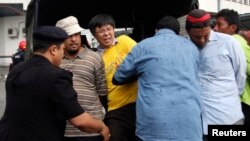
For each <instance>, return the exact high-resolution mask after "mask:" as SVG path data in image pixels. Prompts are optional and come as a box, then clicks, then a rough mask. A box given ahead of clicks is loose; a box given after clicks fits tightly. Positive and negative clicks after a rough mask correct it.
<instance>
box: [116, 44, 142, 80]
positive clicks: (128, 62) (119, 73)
mask: <svg viewBox="0 0 250 141" xmlns="http://www.w3.org/2000/svg"><path fill="white" fill-rule="evenodd" d="M139 52H140V48H139V45H138V44H137V45H136V46H135V47H134V48H133V49H132V50H131V52H129V53H128V55H127V56H126V58H125V59H124V61H123V62H122V64H120V65H119V67H118V68H117V70H116V72H115V74H114V79H115V80H116V81H118V82H121V83H126V82H129V81H130V80H133V78H134V77H136V76H137V71H136V66H137V61H136V59H138V57H137V56H138V53H139Z"/></svg>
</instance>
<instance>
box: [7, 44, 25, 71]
mask: <svg viewBox="0 0 250 141" xmlns="http://www.w3.org/2000/svg"><path fill="white" fill-rule="evenodd" d="M25 50H26V40H22V41H20V42H19V45H18V49H17V52H16V53H15V54H13V55H12V57H11V59H12V63H11V64H10V68H9V70H11V69H12V68H13V67H14V66H15V65H17V64H18V63H20V62H22V61H24V59H25Z"/></svg>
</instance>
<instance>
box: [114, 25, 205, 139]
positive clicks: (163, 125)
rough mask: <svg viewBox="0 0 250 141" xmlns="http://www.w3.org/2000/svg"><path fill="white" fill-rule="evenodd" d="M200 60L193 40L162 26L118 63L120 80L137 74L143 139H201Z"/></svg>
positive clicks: (139, 127)
mask: <svg viewBox="0 0 250 141" xmlns="http://www.w3.org/2000/svg"><path fill="white" fill-rule="evenodd" d="M198 61H199V52H198V50H197V48H196V47H195V46H194V44H192V43H191V42H190V41H189V40H187V39H185V38H183V37H180V36H177V35H176V34H175V33H174V32H173V31H171V30H168V29H162V30H159V31H158V32H157V33H156V35H155V36H154V37H152V38H148V39H145V40H144V41H142V42H140V43H138V44H137V45H136V46H135V47H134V49H133V50H132V51H131V53H130V54H128V56H127V57H126V59H125V60H124V62H123V64H121V65H120V66H119V68H118V72H119V73H116V74H115V79H116V78H117V79H116V80H117V81H118V82H120V81H119V80H120V79H119V78H121V79H122V78H124V77H125V78H127V76H130V77H131V76H132V75H130V74H135V75H136V76H138V87H139V93H138V99H137V105H136V106H137V107H136V108H137V110H136V112H137V114H136V116H137V123H136V125H137V126H136V134H137V135H138V136H139V137H140V138H141V139H142V140H162V139H164V140H192V141H200V140H201V138H202V126H201V107H200V106H201V103H200V89H199V84H198V75H197V74H198V70H197V69H198V68H197V65H198ZM130 68H131V69H130ZM123 76H124V77H123ZM121 82H123V81H121ZM141 109H143V110H141ZM187 121H188V122H187ZM149 126H150V128H148V127H149ZM180 127H181V128H180Z"/></svg>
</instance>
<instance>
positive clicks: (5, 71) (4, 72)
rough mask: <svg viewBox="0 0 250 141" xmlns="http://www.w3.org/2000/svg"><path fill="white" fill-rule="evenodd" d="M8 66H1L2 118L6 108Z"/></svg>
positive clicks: (0, 109) (0, 97)
mask: <svg viewBox="0 0 250 141" xmlns="http://www.w3.org/2000/svg"><path fill="white" fill-rule="evenodd" d="M8 69H9V68H8V67H2V66H0V118H1V117H2V115H3V112H4V109H5V96H6V93H5V79H6V76H7V74H8Z"/></svg>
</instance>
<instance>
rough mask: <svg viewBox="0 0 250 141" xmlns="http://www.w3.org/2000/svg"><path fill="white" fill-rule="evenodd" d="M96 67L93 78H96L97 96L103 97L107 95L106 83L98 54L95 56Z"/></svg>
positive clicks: (102, 64) (102, 65)
mask: <svg viewBox="0 0 250 141" xmlns="http://www.w3.org/2000/svg"><path fill="white" fill-rule="evenodd" d="M97 55H98V58H97V65H96V70H95V76H96V91H97V93H98V95H99V96H105V95H107V93H108V89H107V81H106V75H105V67H104V62H103V59H102V57H101V56H100V54H97Z"/></svg>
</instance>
